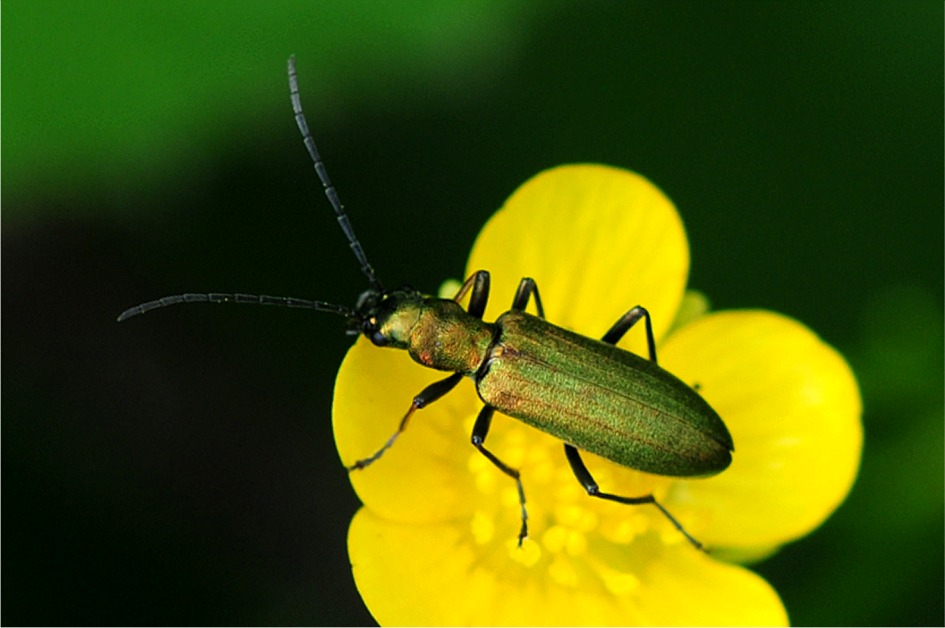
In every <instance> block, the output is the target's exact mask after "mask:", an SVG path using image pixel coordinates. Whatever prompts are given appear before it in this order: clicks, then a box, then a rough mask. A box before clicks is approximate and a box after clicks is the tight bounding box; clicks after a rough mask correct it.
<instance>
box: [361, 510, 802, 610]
mask: <svg viewBox="0 0 945 628" xmlns="http://www.w3.org/2000/svg"><path fill="white" fill-rule="evenodd" d="M348 548H349V554H350V557H351V563H352V569H353V572H354V578H355V582H356V584H357V586H358V589H359V591H360V592H361V595H362V597H363V599H364V601H365V604H366V605H367V607H368V608H369V609H370V611H371V613H372V614H373V615H374V617H375V619H377V621H378V622H379V623H380V624H381V625H405V624H406V625H418V626H425V625H440V626H453V625H481V626H492V625H526V626H546V625H547V626H555V625H598V626H612V625H784V624H786V623H787V617H786V615H785V611H784V607H783V605H782V604H781V601H780V599H779V598H778V595H777V593H775V591H774V590H773V589H772V588H771V587H770V586H769V585H768V584H767V583H766V582H765V581H764V580H763V579H762V578H760V577H758V576H757V575H755V574H753V573H751V572H750V571H747V570H745V569H743V568H741V567H736V566H732V565H727V564H724V563H720V562H718V561H714V560H712V559H711V558H709V557H707V556H705V555H704V554H701V553H700V552H697V551H695V550H693V549H692V548H690V547H688V546H679V547H677V548H676V550H675V551H662V552H656V553H650V552H648V551H647V548H645V547H644V548H641V549H640V553H641V554H642V556H637V557H634V556H632V555H630V556H629V557H628V558H626V560H625V561H623V562H630V563H635V564H637V565H638V568H637V569H636V570H634V569H615V568H612V567H604V566H602V565H599V564H594V562H593V561H591V560H569V559H568V557H567V556H564V557H561V556H559V557H555V558H547V557H540V558H538V559H536V560H524V559H517V558H516V554H521V555H526V554H527V553H528V552H529V549H528V544H526V547H523V548H521V549H519V548H515V547H511V548H506V547H499V548H498V549H496V550H495V551H494V552H493V553H484V552H483V550H482V548H481V547H479V546H477V545H476V543H475V541H474V540H473V539H472V538H471V537H470V535H468V534H466V533H465V532H464V531H463V529H462V528H461V527H460V526H456V525H449V524H439V525H425V526H424V525H414V524H401V523H391V522H389V521H384V520H382V519H379V518H378V517H376V516H375V515H374V514H373V513H372V512H370V511H369V510H367V509H362V510H361V511H359V512H358V514H357V515H355V518H354V520H353V521H352V523H351V528H350V530H349V534H348ZM634 550H636V546H635V547H634ZM532 551H538V550H535V549H534V548H533V550H532ZM625 554H632V553H631V552H630V550H629V549H627V550H626V551H625ZM615 562H617V563H620V562H621V559H619V558H618V559H616V561H615Z"/></svg>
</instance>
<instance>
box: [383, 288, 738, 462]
mask: <svg viewBox="0 0 945 628" xmlns="http://www.w3.org/2000/svg"><path fill="white" fill-rule="evenodd" d="M392 301H393V302H392V303H390V305H391V306H393V308H392V310H391V311H390V312H389V313H388V312H384V313H381V314H380V316H379V317H378V318H379V319H380V321H379V322H381V330H382V333H383V334H384V336H385V337H386V338H387V340H388V341H389V344H388V345H387V346H394V347H399V348H403V349H407V350H408V352H409V353H410V355H411V357H413V359H414V360H416V361H417V362H419V363H421V364H423V365H424V366H428V367H431V368H436V369H440V370H448V371H454V372H462V373H465V374H466V375H468V376H470V377H472V378H473V379H474V381H475V382H476V389H477V391H478V393H479V396H480V397H481V398H482V400H483V401H484V402H485V403H486V404H488V405H490V406H492V407H494V408H495V409H496V410H498V411H499V412H502V413H503V414H507V415H509V416H511V417H514V418H516V419H519V420H521V421H523V422H525V423H527V424H529V425H531V426H533V427H536V428H538V429H540V430H542V431H543V432H547V433H548V434H551V435H553V436H555V437H556V438H558V439H560V440H562V441H564V442H566V443H570V444H571V445H574V446H575V447H577V448H579V449H582V450H585V451H589V452H591V453H594V454H597V455H599V456H603V457H604V458H607V459H609V460H612V461H614V462H616V463H618V464H621V465H623V466H627V467H631V468H633V469H638V470H640V471H645V472H647V473H654V474H658V475H669V476H681V477H696V476H708V475H714V474H716V473H719V472H720V471H723V470H724V469H726V468H727V467H728V466H729V464H730V463H731V460H732V455H731V452H732V450H733V449H734V446H733V444H732V437H731V435H730V434H729V432H728V429H727V428H726V427H725V424H724V423H723V422H722V419H721V418H719V415H718V414H717V413H716V412H715V410H713V409H712V407H711V406H709V404H708V403H706V401H705V400H704V399H703V398H702V397H701V396H700V395H699V394H698V393H697V392H695V391H694V390H693V389H692V388H691V387H690V386H688V385H687V384H685V383H684V382H682V381H681V380H679V379H678V378H677V377H675V376H674V375H672V374H671V373H669V372H668V371H666V370H664V369H662V368H661V367H659V366H658V365H657V364H656V363H654V362H651V361H649V360H646V359H644V358H642V357H640V356H638V355H636V354H633V353H630V352H629V351H624V350H623V349H618V348H617V347H615V346H613V345H610V344H607V343H605V342H601V341H599V340H594V339H592V338H587V337H586V336H581V335H579V334H576V333H574V332H571V331H568V330H566V329H563V328H561V327H557V326H555V325H552V324H551V323H549V322H547V321H545V320H543V319H541V318H538V317H535V316H532V315H530V314H526V313H524V312H520V311H515V310H512V311H509V312H506V313H505V314H503V315H502V316H500V317H499V318H498V320H496V321H495V323H486V322H483V321H481V320H479V319H477V318H475V317H473V316H470V315H468V314H466V312H465V311H464V310H463V309H462V308H461V307H460V306H459V305H458V304H457V303H456V302H455V301H450V300H441V299H429V298H422V297H414V298H407V299H403V300H402V299H394V300H392Z"/></svg>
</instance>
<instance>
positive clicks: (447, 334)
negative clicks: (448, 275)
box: [407, 299, 494, 375]
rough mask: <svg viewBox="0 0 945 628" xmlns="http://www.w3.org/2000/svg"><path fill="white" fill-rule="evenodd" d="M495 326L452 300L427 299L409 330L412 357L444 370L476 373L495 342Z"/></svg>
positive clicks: (421, 362) (428, 365)
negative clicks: (471, 313)
mask: <svg viewBox="0 0 945 628" xmlns="http://www.w3.org/2000/svg"><path fill="white" fill-rule="evenodd" d="M493 327H494V326H493V325H491V324H489V323H485V322H483V321H482V320H480V319H478V318H476V317H475V316H470V315H469V313H467V312H466V311H465V310H464V309H463V308H462V307H461V306H460V305H459V304H458V303H456V302H455V301H452V300H449V299H426V300H424V303H423V309H422V314H421V316H420V317H419V318H418V319H417V322H416V324H415V325H414V327H413V329H412V331H411V333H410V342H409V347H408V348H407V349H408V351H409V352H410V357H412V358H413V359H414V360H416V361H417V362H419V363H420V364H422V365H424V366H427V367H430V368H434V369H438V370H441V371H453V372H456V373H466V374H468V375H471V374H473V373H475V372H476V371H477V370H478V369H479V366H480V365H481V364H482V361H483V359H484V358H485V356H486V353H487V352H488V350H489V347H490V345H491V344H492V341H493V336H494V334H493Z"/></svg>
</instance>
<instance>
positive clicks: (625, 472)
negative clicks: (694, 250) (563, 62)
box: [333, 165, 862, 625]
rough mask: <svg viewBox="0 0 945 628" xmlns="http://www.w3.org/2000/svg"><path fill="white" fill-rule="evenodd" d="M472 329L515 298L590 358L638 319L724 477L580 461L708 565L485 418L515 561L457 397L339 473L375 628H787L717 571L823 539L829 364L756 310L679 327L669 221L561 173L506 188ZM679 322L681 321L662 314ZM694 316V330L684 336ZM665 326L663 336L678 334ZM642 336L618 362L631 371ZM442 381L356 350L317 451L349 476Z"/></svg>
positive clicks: (833, 458) (636, 187) (850, 388)
mask: <svg viewBox="0 0 945 628" xmlns="http://www.w3.org/2000/svg"><path fill="white" fill-rule="evenodd" d="M479 269H485V270H488V271H490V272H491V274H492V291H491V295H490V300H489V306H488V308H487V310H486V315H485V320H489V321H491V320H495V318H496V317H497V316H498V315H499V314H500V313H502V312H503V311H505V310H508V309H509V306H510V305H511V302H512V297H513V295H514V293H515V289H516V287H517V285H518V282H519V281H520V279H521V278H522V277H533V278H534V279H535V280H536V282H537V284H538V288H539V291H540V295H541V297H542V300H543V303H544V307H545V313H546V315H547V317H548V319H549V320H550V321H551V322H553V323H555V324H557V325H560V326H562V327H566V328H569V329H573V330H575V331H578V332H580V333H582V334H585V335H588V336H592V337H598V338H599V337H600V336H601V335H603V333H604V332H605V331H607V329H608V328H609V327H610V325H611V324H613V323H614V322H615V321H616V320H617V319H618V318H619V317H620V316H621V315H622V314H623V313H624V312H625V311H627V310H628V309H629V308H631V307H632V306H634V305H637V304H641V305H643V306H645V307H646V308H647V309H648V310H649V312H650V314H651V316H652V321H653V327H654V332H655V335H656V338H657V341H658V353H657V357H658V359H659V363H660V364H661V365H662V366H663V367H665V368H666V369H667V370H669V371H670V372H672V373H674V374H676V375H677V376H678V377H680V378H681V379H682V380H683V381H685V382H687V383H691V384H692V385H694V386H697V387H698V390H699V392H700V394H702V395H703V396H704V397H705V399H706V400H707V401H708V402H709V404H710V405H712V406H713V407H714V408H715V409H716V411H717V412H718V413H719V415H720V416H721V417H722V419H723V420H724V421H725V423H726V425H727V426H728V428H729V430H730V432H731V434H732V437H733V439H734V442H735V453H734V454H733V462H732V465H731V467H729V468H728V469H727V470H726V471H724V472H723V473H721V474H719V475H717V476H715V477H712V478H708V479H679V478H666V477H660V476H654V475H647V474H644V473H641V472H638V471H634V470H632V469H628V468H625V467H621V466H619V465H617V464H615V463H612V462H609V461H607V460H605V459H603V458H599V457H597V456H593V455H590V454H585V455H584V459H585V462H586V463H587V465H588V467H589V469H590V470H591V472H592V473H593V474H594V476H595V479H596V480H597V481H598V483H599V484H600V487H601V490H602V491H607V492H611V493H617V494H619V495H625V496H640V495H645V494H648V493H650V492H652V493H653V494H654V495H655V496H656V497H657V499H658V500H660V502H661V503H662V504H663V505H664V506H665V507H666V508H667V509H668V510H669V511H670V512H671V513H672V514H673V515H674V516H675V517H676V518H677V519H679V521H680V522H681V523H682V524H683V525H684V526H685V528H686V529H687V531H688V532H689V533H691V534H692V535H693V536H694V537H695V538H697V539H699V540H700V541H701V542H702V543H704V544H705V545H706V546H708V547H709V548H711V550H712V553H711V554H709V555H706V554H704V553H702V552H699V551H697V550H696V549H694V548H693V547H692V546H691V545H690V544H689V543H687V542H686V540H685V538H684V537H683V536H682V535H681V534H679V532H678V531H676V530H675V529H674V528H673V527H672V525H671V524H670V523H669V522H668V521H667V520H666V518H665V517H663V516H662V515H661V514H660V513H659V511H658V510H657V509H656V508H654V507H653V506H652V505H642V506H628V505H623V504H618V503H613V502H607V501H604V500H600V499H593V498H591V497H589V496H588V495H587V494H586V492H585V491H584V489H583V487H582V486H581V485H580V484H579V483H578V481H577V480H576V479H575V478H574V476H573V475H572V472H571V469H570V467H569V466H568V464H567V462H566V460H565V457H564V451H563V447H562V444H561V443H560V442H559V441H556V440H555V439H553V438H551V437H550V436H548V435H546V434H544V433H542V432H540V431H538V430H535V429H532V428H530V427H527V426H525V425H524V424H522V423H520V422H519V421H516V420H515V419H511V418H509V417H505V416H503V415H499V414H497V415H496V417H495V420H494V421H493V424H492V429H491V431H490V432H489V436H488V439H487V441H486V446H487V447H488V448H489V449H490V450H491V451H492V452H493V453H495V454H496V455H497V456H498V457H499V458H501V459H502V460H503V461H505V462H506V463H508V464H509V465H510V466H512V467H514V468H517V469H519V470H520V471H521V473H522V482H523V484H524V488H525V493H526V497H527V500H528V502H527V505H528V513H529V537H528V538H527V539H526V540H525V542H524V544H523V545H522V547H521V548H519V547H517V539H516V535H517V533H518V530H519V525H520V521H519V508H518V497H517V492H516V487H515V483H514V482H513V481H512V480H511V479H510V478H508V477H507V476H505V475H503V474H502V473H501V472H500V471H499V470H498V469H496V468H495V467H494V466H493V465H492V464H491V463H490V462H489V461H488V460H487V459H486V458H485V457H483V456H482V455H481V454H480V453H479V452H478V451H476V449H475V448H473V447H472V446H471V445H470V434H471V430H472V425H473V422H474V420H475V417H476V415H477V413H478V412H479V410H480V408H481V407H482V402H481V401H480V400H479V398H478V397H477V395H476V392H475V386H474V383H473V382H472V381H464V382H461V383H460V385H459V386H458V387H457V388H456V389H455V390H454V391H453V392H451V393H450V394H448V395H446V396H445V397H443V398H442V399H440V400H439V401H437V402H436V403H434V404H431V405H430V406H428V407H427V408H425V409H423V410H420V411H418V412H417V413H416V414H415V415H414V417H413V418H412V420H411V423H410V425H409V427H408V428H407V430H406V431H405V432H404V433H403V435H402V436H401V437H400V438H399V439H398V440H397V442H396V444H395V445H394V446H393V447H392V448H391V449H390V450H389V451H388V452H387V453H385V454H384V456H383V458H381V459H379V460H378V461H377V462H376V463H375V464H373V465H371V466H370V467H368V468H366V469H363V470H358V471H354V472H352V473H351V475H350V477H351V482H352V484H353V485H354V488H355V490H356V491H357V493H358V495H359V497H360V498H361V500H362V501H363V503H364V507H363V508H361V510H360V511H359V512H358V513H357V514H356V515H355V517H354V519H353V520H352V522H351V527H350V530H349V535H348V551H349V554H350V558H351V564H352V569H353V572H354V578H355V582H356V583H357V586H358V589H359V591H360V592H361V596H362V597H363V598H364V601H365V603H366V604H367V607H368V608H369V609H370V611H371V612H372V613H373V615H374V617H375V618H376V619H377V620H378V622H379V623H381V624H382V625H383V624H414V625H428V624H436V625H587V624H592V625H630V624H691V625H706V624H727V625H733V624H756V625H776V624H785V623H787V613H786V611H785V609H784V607H783V605H782V603H781V601H780V599H779V597H778V595H777V593H776V592H775V591H774V590H773V588H772V587H771V586H770V585H769V584H768V583H767V582H765V581H764V580H763V579H762V578H761V577H759V576H758V575H756V574H754V573H753V572H751V571H750V570H748V569H746V568H744V567H742V566H739V565H736V564H733V563H731V562H726V561H725V560H722V559H723V558H724V559H726V560H729V561H730V560H738V559H742V560H745V559H749V558H753V557H759V556H764V555H766V554H768V553H771V552H773V551H775V550H776V549H777V548H778V547H779V546H781V545H783V544H784V543H787V542H790V541H792V540H794V539H797V538H799V537H801V536H803V535H805V534H807V533H809V532H810V531H811V530H813V529H815V528H816V527H817V526H818V525H820V524H821V523H822V522H823V521H824V520H825V519H826V518H827V517H828V516H829V515H830V513H831V512H833V510H834V509H836V508H837V506H838V505H839V504H840V502H841V501H842V500H843V499H844V497H845V496H846V494H847V493H848V492H849V490H850V487H851V485H852V483H853V481H854V479H855V477H856V472H857V468H858V466H859V459H860V451H861V446H862V427H861V423H860V411H861V407H860V395H859V391H858V388H857V385H856V381H855V379H854V377H853V374H852V372H851V371H850V369H849V367H848V366H847V364H846V362H845V361H844V359H843V358H842V357H841V356H840V355H839V354H838V353H837V352H836V351H835V350H834V349H832V348H831V347H829V346H828V345H826V344H825V343H824V342H823V341H822V340H820V339H819V338H818V337H817V336H816V335H814V334H813V333H812V332H811V331H810V330H809V329H807V328H806V327H804V326H803V325H802V324H800V323H798V322H797V321H794V320H792V319H790V318H787V317H785V316H783V315H780V314H776V313H772V312H767V311H761V310H742V311H727V312H725V311H723V312H717V313H710V314H704V313H702V312H700V311H699V308H698V307H696V308H695V314H693V308H691V307H685V306H684V304H688V305H691V304H692V303H698V301H697V300H695V299H686V298H685V296H686V293H685V284H686V279H687V275H688V271H689V252H688V244H687V241H686V236H685V232H684V230H683V226H682V222H681V220H680V218H679V216H678V214H677V213H676V210H675V208H674V207H673V205H672V203H671V202H670V201H669V199H667V198H666V197H665V196H664V195H663V194H662V192H660V190H658V189H657V188H656V187H655V186H653V185H652V184H651V183H650V182H649V181H647V180H646V179H644V178H642V177H641V176H639V175H637V174H634V173H632V172H628V171H625V170H618V169H615V168H610V167H605V166H598V165H574V166H562V167H559V168H554V169H551V170H548V171H545V172H542V173H540V174H539V175H537V176H536V177H534V178H532V179H531V180H530V181H528V182H526V183H525V184H524V185H523V186H522V187H521V188H519V189H518V190H517V191H516V192H515V193H514V194H513V195H512V197H511V198H510V199H509V200H508V201H507V203H506V204H505V206H504V207H503V208H502V210H501V211H499V212H498V213H496V214H495V216H493V218H492V219H491V220H490V221H489V222H488V223H487V224H486V226H485V228H484V229H483V230H482V232H481V233H480V235H479V238H478V239H477V241H476V243H475V245H474V247H473V250H472V254H471V255H470V259H469V263H468V266H467V269H466V276H469V275H470V274H472V273H473V272H474V271H476V270H479ZM681 309H682V311H684V312H688V313H685V314H682V313H681V312H680V310H681ZM699 314H702V315H699ZM674 321H675V324H674ZM642 328H643V325H638V326H637V327H636V328H634V329H633V330H632V331H631V332H630V333H628V334H627V335H626V337H625V338H624V339H623V340H622V341H621V343H620V346H622V347H624V348H626V349H628V350H631V351H634V352H636V353H638V354H640V355H646V348H645V347H646V344H645V336H644V333H643V329H642ZM443 376H444V374H443V373H441V372H436V371H431V370H429V369H425V368H423V367H421V366H419V365H417V364H415V363H414V362H413V361H411V359H410V358H409V357H408V355H407V354H406V353H405V352H403V351H390V350H385V349H378V348H377V347H374V346H373V345H371V343H370V342H369V341H367V340H366V339H364V338H360V339H359V340H358V342H357V343H356V344H355V345H354V346H353V347H352V348H351V350H350V351H349V352H348V355H347V356H346V358H345V360H344V363H343V364H342V366H341V369H340V371H339V373H338V379H337V383H336V388H335V401H334V409H333V413H334V430H335V439H336V442H337V445H338V450H339V453H340V455H341V459H342V461H343V462H344V463H345V464H348V465H350V464H352V463H353V462H354V461H355V460H357V459H360V458H364V457H366V456H368V455H370V454H372V453H373V452H374V451H376V450H377V449H378V447H380V446H381V444H383V443H384V442H385V441H386V440H387V438H388V437H389V436H390V435H391V433H392V432H393V431H394V430H395V428H396V427H397V424H398V422H399V421H400V419H401V417H402V416H403V415H404V413H405V412H406V411H407V409H408V408H409V406H410V403H411V401H412V399H413V396H414V395H415V394H417V393H418V392H419V391H420V390H421V389H423V388H424V387H425V386H426V385H428V384H429V383H431V382H433V381H435V380H437V379H441V378H442V377H443Z"/></svg>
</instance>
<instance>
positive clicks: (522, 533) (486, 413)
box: [472, 406, 528, 547]
mask: <svg viewBox="0 0 945 628" xmlns="http://www.w3.org/2000/svg"><path fill="white" fill-rule="evenodd" d="M493 414H495V408H493V407H492V406H483V408H482V410H480V411H479V416H478V417H476V424H475V425H474V426H473V432H472V444H473V447H475V448H476V449H478V450H479V453H481V454H482V455H483V456H485V457H486V458H488V459H489V462H491V463H492V464H494V465H495V466H497V467H498V468H499V470H500V471H502V473H504V474H506V475H507V476H509V477H510V478H512V479H513V480H515V484H516V486H517V487H518V503H519V506H520V507H521V509H522V528H521V530H519V533H518V546H519V547H521V546H522V541H523V540H525V537H526V536H528V512H527V511H526V510H525V489H524V488H522V477H521V474H520V473H519V471H518V469H513V468H512V467H510V466H509V465H507V464H505V463H504V462H502V461H501V460H499V458H498V457H496V455H495V454H493V453H492V452H491V451H489V450H488V449H486V448H485V446H484V445H483V443H484V442H485V440H486V434H488V433H489V426H490V425H492V415H493Z"/></svg>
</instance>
